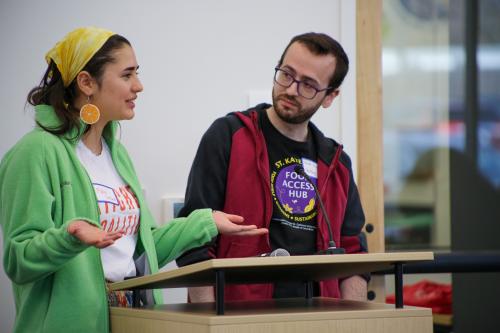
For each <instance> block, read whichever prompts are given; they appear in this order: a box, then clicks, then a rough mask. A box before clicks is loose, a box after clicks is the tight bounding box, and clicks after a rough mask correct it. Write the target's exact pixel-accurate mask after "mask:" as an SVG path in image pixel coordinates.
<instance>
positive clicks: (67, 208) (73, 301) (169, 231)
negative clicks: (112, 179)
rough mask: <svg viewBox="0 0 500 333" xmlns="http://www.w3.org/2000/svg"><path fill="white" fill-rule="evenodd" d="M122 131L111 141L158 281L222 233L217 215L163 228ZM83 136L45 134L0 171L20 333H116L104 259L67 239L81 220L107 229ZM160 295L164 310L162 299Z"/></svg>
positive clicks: (47, 117)
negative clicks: (83, 159) (168, 267)
mask: <svg viewBox="0 0 500 333" xmlns="http://www.w3.org/2000/svg"><path fill="white" fill-rule="evenodd" d="M35 109H36V120H37V121H38V122H39V123H40V124H42V125H44V126H46V127H47V126H48V127H54V126H55V125H57V124H58V119H57V117H56V115H55V113H54V110H53V109H52V107H50V106H47V105H40V106H37V107H36V108H35ZM82 127H83V126H82ZM116 128H117V124H116V123H114V122H112V123H110V124H108V125H107V126H106V128H105V130H104V133H103V136H104V138H105V140H106V142H107V143H108V145H109V147H110V150H111V156H112V159H113V162H114V164H115V167H116V169H117V170H118V173H119V174H120V175H121V177H122V178H123V180H124V181H125V182H126V183H127V184H128V185H129V186H130V187H131V188H132V190H133V191H134V193H135V195H136V196H137V199H138V201H139V205H140V212H141V219H140V228H139V237H138V241H137V248H136V255H141V254H143V253H144V252H146V257H147V262H148V263H149V270H150V271H151V272H152V273H155V272H157V271H158V266H160V267H161V266H163V265H165V264H166V263H168V262H169V261H171V260H173V259H175V258H176V257H177V256H178V255H179V254H180V253H182V252H184V251H186V250H188V249H191V248H193V247H197V246H201V245H203V244H204V243H206V242H208V241H210V240H211V239H212V238H213V237H214V236H215V235H217V228H216V226H215V224H214V221H213V218H212V214H211V210H209V209H202V210H198V211H195V212H193V213H192V214H191V215H189V216H188V217H187V218H178V219H175V220H173V221H171V222H169V223H167V224H166V225H164V226H162V227H161V228H156V227H155V223H154V220H153V216H152V215H151V212H150V211H149V209H148V207H147V204H146V201H145V199H144V195H143V193H142V190H141V186H140V184H139V181H138V179H137V176H136V173H135V170H134V167H133V165H132V162H131V160H130V158H129V156H128V154H127V152H126V150H125V148H124V147H123V146H122V145H121V143H120V142H119V141H118V140H116V139H115V137H116ZM81 134H82V132H81V131H80V132H78V131H77V130H74V131H73V132H72V133H69V135H68V136H66V137H61V136H55V135H52V134H50V133H48V132H46V131H44V130H42V129H41V128H38V127H37V128H35V129H34V130H33V131H32V132H30V133H28V134H27V135H26V136H24V137H23V138H22V139H21V140H20V141H19V142H18V143H17V144H16V145H15V146H14V147H13V148H12V149H11V150H10V151H9V152H7V153H6V154H5V156H4V158H3V160H2V162H1V164H0V214H1V215H0V223H1V225H2V228H3V235H4V258H3V264H4V268H5V271H6V273H7V275H8V276H9V277H10V279H11V280H12V285H13V290H14V298H15V303H16V321H15V326H14V331H15V332H51V333H54V332H67V331H68V332H69V331H71V332H86V333H88V332H109V312H108V304H107V299H106V289H105V280H104V273H103V269H102V263H101V258H100V251H99V249H97V248H95V247H92V246H87V245H84V244H82V243H80V242H79V241H78V239H76V238H74V237H73V236H72V235H70V234H68V232H67V225H68V223H70V222H71V221H74V220H77V219H82V220H86V221H88V222H90V223H92V224H95V225H96V226H98V227H100V225H99V223H98V221H99V216H98V215H99V213H98V205H97V200H96V197H95V193H94V189H93V186H92V184H91V181H90V179H89V177H88V175H87V173H86V171H85V169H84V168H83V166H82V165H81V164H80V161H79V160H78V157H77V156H76V154H75V144H76V142H77V140H78V138H79V137H80V136H81ZM186 222H187V223H186ZM153 294H154V299H155V302H156V303H161V302H162V296H161V291H160V290H155V291H154V292H153Z"/></svg>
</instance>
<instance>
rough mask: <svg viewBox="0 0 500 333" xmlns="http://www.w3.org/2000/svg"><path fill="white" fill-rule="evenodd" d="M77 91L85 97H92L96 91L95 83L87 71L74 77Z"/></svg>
mask: <svg viewBox="0 0 500 333" xmlns="http://www.w3.org/2000/svg"><path fill="white" fill-rule="evenodd" d="M76 84H77V86H78V89H79V90H80V91H81V92H82V93H84V94H85V95H86V96H92V95H93V94H94V93H95V90H96V89H97V82H96V81H95V80H94V78H93V77H92V76H91V75H90V74H89V72H87V71H81V72H80V73H78V75H77V76H76Z"/></svg>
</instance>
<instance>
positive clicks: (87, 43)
mask: <svg viewBox="0 0 500 333" xmlns="http://www.w3.org/2000/svg"><path fill="white" fill-rule="evenodd" d="M113 35H115V33H114V32H111V31H109V30H105V29H101V28H95V27H85V28H78V29H75V30H73V31H71V32H70V33H69V34H67V35H66V36H65V37H64V38H63V39H62V40H60V41H59V42H57V44H56V45H55V46H54V47H53V48H52V49H51V50H50V51H49V52H47V54H46V55H45V60H46V61H47V63H48V64H50V60H51V59H52V60H53V61H54V62H55V63H56V65H57V68H58V69H59V72H61V75H62V80H63V83H64V86H65V87H67V86H69V84H70V83H71V82H72V81H73V79H74V78H75V77H76V76H77V75H78V73H80V71H81V70H82V69H83V67H85V65H86V64H87V62H89V60H90V59H91V58H92V57H93V56H94V54H96V52H97V51H99V49H100V48H101V47H102V46H103V45H104V43H106V41H107V40H108V38H109V37H111V36H113Z"/></svg>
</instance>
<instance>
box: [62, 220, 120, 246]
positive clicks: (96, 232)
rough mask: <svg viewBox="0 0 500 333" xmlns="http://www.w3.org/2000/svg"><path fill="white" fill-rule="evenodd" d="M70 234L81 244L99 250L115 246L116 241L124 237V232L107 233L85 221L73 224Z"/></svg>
mask: <svg viewBox="0 0 500 333" xmlns="http://www.w3.org/2000/svg"><path fill="white" fill-rule="evenodd" d="M68 232H69V233H70V234H71V235H73V236H74V237H76V238H78V239H79V240H80V242H82V243H84V244H87V245H92V246H95V247H97V248H98V249H103V248H105V247H108V246H110V245H113V243H114V242H115V240H117V239H119V238H120V237H122V236H123V231H113V232H107V231H104V230H102V229H99V228H98V227H96V226H94V225H92V224H90V223H88V222H85V221H83V220H77V221H74V222H71V223H70V224H69V226H68Z"/></svg>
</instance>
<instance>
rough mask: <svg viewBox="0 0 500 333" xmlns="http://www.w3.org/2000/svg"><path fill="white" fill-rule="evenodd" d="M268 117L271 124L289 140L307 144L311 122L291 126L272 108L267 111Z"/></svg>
mask: <svg viewBox="0 0 500 333" xmlns="http://www.w3.org/2000/svg"><path fill="white" fill-rule="evenodd" d="M266 113H267V117H268V118H269V121H270V122H271V124H272V125H273V126H274V127H275V128H276V129H277V130H278V132H280V133H281V134H283V135H284V136H286V137H287V138H289V139H291V140H294V141H298V142H306V141H307V134H308V131H309V129H308V124H309V121H305V122H303V123H300V124H290V123H287V122H285V121H283V120H282V119H281V118H280V117H279V116H278V115H277V114H276V111H274V108H273V107H272V106H271V107H270V108H268V109H267V110H266Z"/></svg>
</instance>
